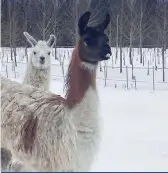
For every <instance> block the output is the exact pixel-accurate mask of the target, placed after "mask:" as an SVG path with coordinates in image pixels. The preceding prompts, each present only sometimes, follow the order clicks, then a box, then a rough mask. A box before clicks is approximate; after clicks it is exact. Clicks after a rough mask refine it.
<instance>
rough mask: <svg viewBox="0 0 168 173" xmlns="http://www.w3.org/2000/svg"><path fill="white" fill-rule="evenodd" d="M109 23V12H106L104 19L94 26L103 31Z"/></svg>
mask: <svg viewBox="0 0 168 173" xmlns="http://www.w3.org/2000/svg"><path fill="white" fill-rule="evenodd" d="M109 23H110V15H109V13H107V14H106V18H105V20H104V21H103V22H102V23H101V24H99V25H98V26H96V28H97V30H99V31H102V32H103V31H104V30H105V29H106V28H107V26H108V24H109Z"/></svg>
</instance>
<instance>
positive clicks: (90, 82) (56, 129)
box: [1, 12, 111, 172]
mask: <svg viewBox="0 0 168 173" xmlns="http://www.w3.org/2000/svg"><path fill="white" fill-rule="evenodd" d="M90 15H91V13H90V12H86V13H84V14H83V15H82V16H81V17H80V19H79V22H78V26H79V35H80V37H79V41H78V43H77V45H76V48H75V49H74V51H73V55H72V60H71V63H70V65H69V68H68V74H67V79H66V89H67V91H66V97H65V99H64V98H62V97H60V96H58V95H55V94H53V93H51V92H49V91H44V90H42V89H40V88H36V87H32V86H28V85H23V84H18V83H17V82H13V81H11V80H9V79H5V78H2V81H1V83H2V84H1V85H2V94H1V101H2V105H1V110H2V124H1V131H2V133H1V136H2V137H1V139H2V141H1V142H2V147H3V146H5V147H6V148H7V149H9V150H10V151H11V152H12V155H13V156H14V158H15V159H17V160H18V161H19V162H21V163H22V164H23V165H24V170H28V171H54V172H55V171H60V172H61V171H84V172H85V171H89V170H90V168H91V165H92V163H93V160H94V157H95V155H96V153H97V150H98V147H99V140H100V123H99V116H98V102H99V100H98V95H97V90H96V69H97V65H98V62H100V61H102V60H107V59H109V57H110V54H111V50H110V46H109V44H108V37H107V35H106V34H105V33H104V30H105V29H106V28H107V26H108V24H109V21H110V16H109V14H107V15H106V19H105V20H104V21H103V22H102V23H101V24H99V25H97V26H95V27H88V26H87V24H88V21H89V18H90Z"/></svg>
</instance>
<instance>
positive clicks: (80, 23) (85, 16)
mask: <svg viewBox="0 0 168 173" xmlns="http://www.w3.org/2000/svg"><path fill="white" fill-rule="evenodd" d="M90 15H91V12H89V11H87V12H85V13H84V14H83V15H82V16H81V17H80V18H79V21H78V27H79V35H83V34H84V31H85V29H86V27H87V24H88V22H89V18H90Z"/></svg>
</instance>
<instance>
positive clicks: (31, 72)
mask: <svg viewBox="0 0 168 173" xmlns="http://www.w3.org/2000/svg"><path fill="white" fill-rule="evenodd" d="M23 34H24V35H25V37H26V38H27V41H28V42H29V43H30V45H31V46H32V50H31V53H30V56H29V62H28V66H27V71H26V74H25V77H24V81H23V84H28V85H32V86H34V87H38V88H43V89H45V90H48V89H49V85H50V70H51V64H50V55H51V50H52V48H53V46H54V44H55V41H56V38H55V36H54V35H52V34H51V35H50V38H49V39H48V41H42V40H39V41H38V42H37V41H36V40H35V38H33V37H32V36H31V35H30V34H29V33H27V32H23ZM1 153H2V156H3V157H2V158H1V160H2V162H1V163H2V165H1V167H2V171H4V170H6V169H8V168H7V165H8V164H9V162H10V160H11V153H10V151H8V150H6V149H5V148H1ZM11 164H12V163H11ZM12 166H13V167H15V166H17V163H16V164H13V165H12ZM17 167H18V166H17ZM17 169H18V168H17Z"/></svg>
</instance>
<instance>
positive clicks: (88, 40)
mask: <svg viewBox="0 0 168 173" xmlns="http://www.w3.org/2000/svg"><path fill="white" fill-rule="evenodd" d="M84 41H85V44H86V45H88V46H89V45H92V44H93V40H92V39H90V38H85V40H84Z"/></svg>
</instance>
